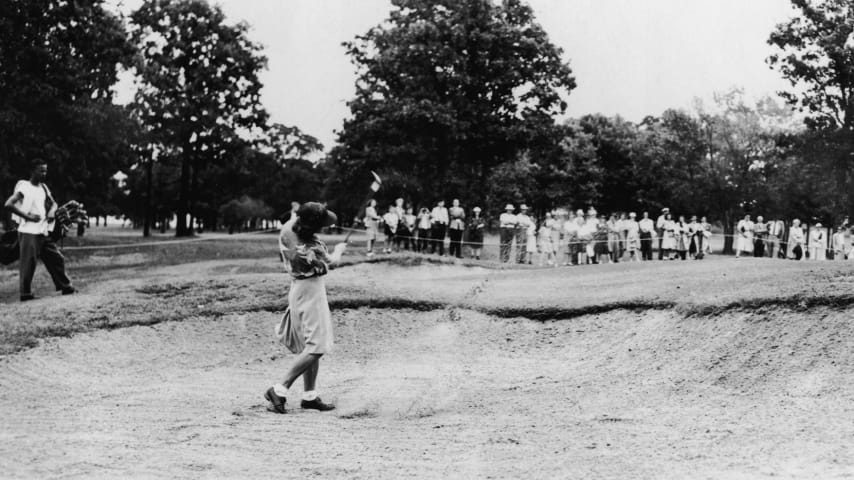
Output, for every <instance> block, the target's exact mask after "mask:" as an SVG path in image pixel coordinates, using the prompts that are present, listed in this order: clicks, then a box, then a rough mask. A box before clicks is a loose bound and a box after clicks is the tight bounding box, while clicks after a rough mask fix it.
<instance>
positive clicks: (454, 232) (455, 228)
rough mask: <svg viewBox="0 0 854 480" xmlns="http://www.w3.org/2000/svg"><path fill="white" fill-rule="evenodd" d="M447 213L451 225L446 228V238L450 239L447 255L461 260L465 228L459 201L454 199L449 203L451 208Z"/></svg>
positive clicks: (463, 211)
mask: <svg viewBox="0 0 854 480" xmlns="http://www.w3.org/2000/svg"><path fill="white" fill-rule="evenodd" d="M448 213H449V215H450V217H451V223H450V225H449V227H448V236H449V237H451V246H450V248H449V249H448V255H450V256H452V257H457V258H463V232H464V231H465V228H466V222H465V215H466V212H465V210H463V207H461V206H460V201H459V200H458V199H456V198H455V199H454V200H453V201H452V202H451V208H450V210H449V211H448Z"/></svg>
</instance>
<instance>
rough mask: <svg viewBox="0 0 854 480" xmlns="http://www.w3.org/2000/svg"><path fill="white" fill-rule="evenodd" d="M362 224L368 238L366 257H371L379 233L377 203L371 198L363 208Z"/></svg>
mask: <svg viewBox="0 0 854 480" xmlns="http://www.w3.org/2000/svg"><path fill="white" fill-rule="evenodd" d="M291 218H293V216H291ZM364 222H365V233H366V234H367V236H368V242H367V243H368V245H367V246H368V256H369V257H372V256H373V255H374V243H375V242H376V241H377V235H379V233H380V230H379V226H380V216H379V215H377V201H376V200H374V199H373V198H372V199H370V200H369V201H368V206H367V207H365V220H364Z"/></svg>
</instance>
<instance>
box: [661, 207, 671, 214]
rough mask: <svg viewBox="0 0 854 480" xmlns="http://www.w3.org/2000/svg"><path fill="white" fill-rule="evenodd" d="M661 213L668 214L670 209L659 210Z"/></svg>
mask: <svg viewBox="0 0 854 480" xmlns="http://www.w3.org/2000/svg"><path fill="white" fill-rule="evenodd" d="M661 213H670V209H669V208H667V207H664V208H662V209H661Z"/></svg>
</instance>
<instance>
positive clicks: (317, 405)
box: [299, 397, 335, 412]
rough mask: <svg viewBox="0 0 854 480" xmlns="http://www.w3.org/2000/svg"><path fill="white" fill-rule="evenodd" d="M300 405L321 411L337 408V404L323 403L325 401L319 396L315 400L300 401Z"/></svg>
mask: <svg viewBox="0 0 854 480" xmlns="http://www.w3.org/2000/svg"><path fill="white" fill-rule="evenodd" d="M299 406H300V407H302V408H305V409H310V410H320V411H321V412H328V411H329V410H335V405H332V404H331V403H323V401H321V400H320V397H317V398H315V399H314V400H303V401H302V402H300V404H299Z"/></svg>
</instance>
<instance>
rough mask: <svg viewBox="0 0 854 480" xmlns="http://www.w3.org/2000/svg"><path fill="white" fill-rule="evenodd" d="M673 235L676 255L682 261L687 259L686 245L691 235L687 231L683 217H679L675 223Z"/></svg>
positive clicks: (686, 224)
mask: <svg viewBox="0 0 854 480" xmlns="http://www.w3.org/2000/svg"><path fill="white" fill-rule="evenodd" d="M673 235H674V237H675V240H676V255H677V256H678V257H679V258H681V259H682V260H685V259H687V257H688V244H689V243H690V242H691V235H690V231H689V229H688V222H686V221H685V215H679V220H678V221H676V223H675V228H674V229H673Z"/></svg>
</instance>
